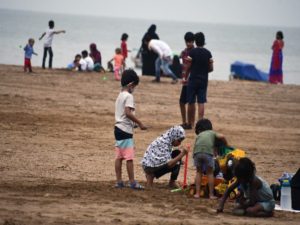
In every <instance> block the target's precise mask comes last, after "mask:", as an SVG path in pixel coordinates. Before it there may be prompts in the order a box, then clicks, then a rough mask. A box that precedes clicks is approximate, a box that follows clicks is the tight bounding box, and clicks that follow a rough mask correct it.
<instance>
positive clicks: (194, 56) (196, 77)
mask: <svg viewBox="0 0 300 225" xmlns="http://www.w3.org/2000/svg"><path fill="white" fill-rule="evenodd" d="M195 42H196V46H197V47H196V48H194V49H192V50H191V51H190V53H189V56H188V58H187V68H186V70H185V75H184V77H186V78H187V77H189V78H188V84H187V98H188V124H187V126H188V128H189V129H192V127H193V126H194V123H195V112H196V108H195V102H196V97H197V102H198V119H199V120H200V119H202V118H203V117H204V104H205V102H206V101H207V100H206V94H207V85H208V73H210V72H212V71H213V59H212V54H211V52H210V51H209V50H207V49H206V48H204V45H205V36H204V34H203V33H202V32H198V33H196V34H195Z"/></svg>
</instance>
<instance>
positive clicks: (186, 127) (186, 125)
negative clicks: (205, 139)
mask: <svg viewBox="0 0 300 225" xmlns="http://www.w3.org/2000/svg"><path fill="white" fill-rule="evenodd" d="M180 126H182V128H183V129H185V130H191V129H193V127H192V125H191V124H187V123H183V124H180Z"/></svg>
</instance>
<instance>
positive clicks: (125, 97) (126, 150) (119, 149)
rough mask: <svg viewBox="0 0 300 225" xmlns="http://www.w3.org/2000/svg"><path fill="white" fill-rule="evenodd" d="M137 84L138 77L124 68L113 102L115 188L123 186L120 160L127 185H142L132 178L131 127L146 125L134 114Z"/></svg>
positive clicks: (137, 186) (135, 187) (144, 128)
mask: <svg viewBox="0 0 300 225" xmlns="http://www.w3.org/2000/svg"><path fill="white" fill-rule="evenodd" d="M138 84H139V77H138V76H137V74H136V72H135V71H134V70H131V69H128V70H125V71H124V72H123V74H122V78H121V85H122V90H121V92H120V94H119V96H118V97H117V100H116V103H115V120H116V123H115V128H114V134H115V139H116V144H115V151H116V159H115V172H116V178H117V183H116V187H117V188H123V187H125V185H124V182H123V180H122V161H123V160H125V161H126V168H127V173H128V177H129V182H130V184H129V186H130V187H131V188H132V189H143V187H142V186H141V185H140V184H139V183H138V182H136V181H135V179H134V170H133V168H134V166H133V159H134V142H133V129H134V127H135V125H137V126H139V127H140V129H141V130H146V129H147V127H145V126H144V124H143V123H142V122H141V121H140V120H139V119H138V118H137V117H136V116H135V104H134V98H133V95H132V93H133V91H134V89H135V88H136V86H137V85H138Z"/></svg>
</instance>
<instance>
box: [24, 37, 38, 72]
mask: <svg viewBox="0 0 300 225" xmlns="http://www.w3.org/2000/svg"><path fill="white" fill-rule="evenodd" d="M33 45H34V39H33V38H29V40H28V44H27V45H26V46H25V47H24V51H25V59H24V72H27V69H28V72H29V73H32V67H31V57H32V55H37V54H36V53H35V52H34V50H33Z"/></svg>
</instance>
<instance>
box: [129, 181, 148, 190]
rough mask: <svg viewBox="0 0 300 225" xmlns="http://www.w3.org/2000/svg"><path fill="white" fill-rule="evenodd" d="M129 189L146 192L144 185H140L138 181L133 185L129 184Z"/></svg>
mask: <svg viewBox="0 0 300 225" xmlns="http://www.w3.org/2000/svg"><path fill="white" fill-rule="evenodd" d="M129 187H130V188H131V189H134V190H144V189H145V188H144V187H143V186H142V185H140V184H139V183H138V182H136V181H134V182H133V183H129Z"/></svg>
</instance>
